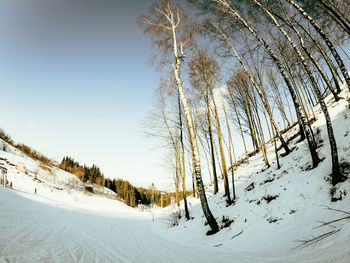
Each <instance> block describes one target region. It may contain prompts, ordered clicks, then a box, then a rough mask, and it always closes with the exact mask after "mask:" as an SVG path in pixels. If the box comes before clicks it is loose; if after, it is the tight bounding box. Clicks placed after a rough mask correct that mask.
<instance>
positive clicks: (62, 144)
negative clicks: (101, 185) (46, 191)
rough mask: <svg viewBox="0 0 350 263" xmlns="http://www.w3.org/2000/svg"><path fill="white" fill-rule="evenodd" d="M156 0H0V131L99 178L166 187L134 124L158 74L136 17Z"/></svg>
mask: <svg viewBox="0 0 350 263" xmlns="http://www.w3.org/2000/svg"><path fill="white" fill-rule="evenodd" d="M153 2H154V1H143V0H133V1H128V0H104V1H103V3H102V2H101V1H99V0H75V1H72V0H60V1H57V0H29V1H24V0H1V1H0V85H1V103H0V111H1V112H2V114H1V115H0V127H1V128H3V129H4V130H5V131H6V132H7V133H8V134H10V135H11V136H12V137H13V139H14V140H15V141H16V142H21V143H24V144H27V145H29V146H31V147H33V148H34V149H36V150H38V151H40V152H42V153H43V154H45V155H47V156H48V157H50V158H53V159H55V160H57V161H58V162H60V161H61V159H62V158H63V156H66V155H68V156H71V157H73V158H75V160H77V161H79V162H80V163H82V164H84V163H86V164H87V165H92V164H93V163H94V164H96V165H98V166H99V167H100V168H101V170H102V172H103V173H104V174H105V176H106V177H110V178H122V179H126V180H129V181H130V182H131V183H133V184H135V185H137V186H144V187H148V186H149V185H150V184H151V183H152V182H155V183H156V186H157V187H163V188H164V187H165V188H169V187H170V186H171V173H170V171H168V172H167V171H166V170H165V169H164V168H163V167H162V165H161V163H162V160H161V158H162V153H161V151H159V150H157V149H156V148H157V144H155V143H154V141H151V140H149V139H147V138H146V137H144V136H143V135H142V131H141V129H142V126H141V125H140V123H141V122H142V120H143V119H144V118H145V116H146V113H147V110H148V108H149V105H150V104H151V103H152V97H153V90H154V88H156V87H157V85H158V80H159V74H158V73H157V72H156V71H155V69H154V67H152V66H151V65H150V64H149V63H148V62H149V59H150V56H151V50H150V40H149V38H148V36H145V35H144V34H143V31H142V30H141V29H140V28H139V27H138V26H137V24H136V20H137V18H138V16H139V15H141V14H146V13H147V10H148V7H149V6H150V5H151V4H152V3H153ZM101 3H102V4H101Z"/></svg>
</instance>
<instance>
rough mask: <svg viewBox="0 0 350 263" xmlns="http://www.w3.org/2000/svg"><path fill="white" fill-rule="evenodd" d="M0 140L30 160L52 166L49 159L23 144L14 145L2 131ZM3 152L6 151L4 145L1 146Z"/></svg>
mask: <svg viewBox="0 0 350 263" xmlns="http://www.w3.org/2000/svg"><path fill="white" fill-rule="evenodd" d="M0 139H2V140H3V141H5V142H6V143H8V144H9V145H11V146H13V147H15V148H16V149H18V150H20V151H21V152H23V153H24V154H25V155H27V156H29V157H30V158H33V159H35V160H37V161H39V162H40V163H42V164H44V165H49V166H52V165H54V161H52V160H51V159H50V158H48V157H46V156H45V155H43V154H42V153H40V152H38V151H36V150H34V149H33V148H31V147H30V146H28V145H26V144H23V143H15V142H14V140H13V139H12V138H11V136H10V135H9V134H7V133H6V132H5V131H4V130H3V129H0ZM2 150H3V151H6V145H5V144H3V149H2Z"/></svg>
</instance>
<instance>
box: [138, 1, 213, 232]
mask: <svg viewBox="0 0 350 263" xmlns="http://www.w3.org/2000/svg"><path fill="white" fill-rule="evenodd" d="M186 18H187V17H186V15H185V13H184V12H183V11H182V10H181V8H180V7H179V6H178V5H176V4H173V3H171V2H170V1H165V0H161V1H160V2H159V3H156V4H154V5H153V6H151V7H150V11H149V16H141V17H140V22H141V23H142V24H143V25H144V27H145V33H149V34H150V35H151V36H152V40H153V43H154V44H155V45H157V47H158V50H159V51H160V52H162V54H163V55H164V57H165V58H167V57H168V56H169V55H171V57H172V62H171V66H172V72H173V74H174V78H175V82H176V86H177V88H178V92H179V94H180V98H181V103H182V106H183V110H184V113H185V117H186V122H187V127H188V130H189V134H190V144H191V151H192V159H193V167H194V173H195V177H196V182H197V187H198V191H199V196H200V201H201V205H202V209H203V213H204V215H205V217H206V219H207V222H208V224H209V226H210V227H211V232H213V233H215V232H217V231H218V230H219V227H218V224H217V222H216V219H215V218H214V216H213V215H212V213H211V211H210V208H209V205H208V201H207V197H206V194H205V189H204V185H203V180H202V173H201V165H200V155H199V149H198V144H197V138H196V132H195V129H194V125H193V120H192V115H191V112H190V108H189V105H188V102H187V98H186V96H185V92H184V89H183V86H182V79H181V73H180V68H181V63H182V62H183V61H184V59H185V58H186V55H185V52H184V51H185V48H186V45H187V44H189V43H190V42H191V41H192V38H191V34H190V32H189V30H188V29H186ZM162 62H164V61H162ZM168 63H169V62H168ZM163 64H164V63H163Z"/></svg>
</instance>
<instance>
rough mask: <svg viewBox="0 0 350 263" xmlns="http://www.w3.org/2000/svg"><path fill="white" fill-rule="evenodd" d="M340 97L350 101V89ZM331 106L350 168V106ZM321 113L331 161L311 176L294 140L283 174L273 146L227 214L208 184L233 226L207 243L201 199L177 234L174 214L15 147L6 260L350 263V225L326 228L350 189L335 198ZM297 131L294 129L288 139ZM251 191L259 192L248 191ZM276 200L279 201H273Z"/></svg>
mask: <svg viewBox="0 0 350 263" xmlns="http://www.w3.org/2000/svg"><path fill="white" fill-rule="evenodd" d="M341 95H342V97H344V98H347V97H348V96H349V94H348V93H347V92H346V91H343V93H342V94H341ZM328 99H329V101H328V105H329V109H330V114H331V117H332V120H333V125H334V132H335V135H336V139H337V143H338V150H339V159H340V161H341V162H346V161H350V160H349V156H350V109H349V106H348V102H347V101H346V100H342V101H340V102H339V103H335V102H334V101H333V100H332V99H331V98H328ZM315 112H316V115H317V117H318V120H317V121H316V122H315V123H314V124H313V126H314V129H315V130H317V127H319V128H320V132H319V133H318V135H317V139H318V140H319V142H320V145H321V146H320V148H319V149H318V153H319V155H320V157H322V158H324V160H323V161H322V162H321V163H320V165H319V166H318V167H317V168H316V169H308V168H307V167H308V166H309V165H310V156H309V153H308V150H307V145H306V143H305V142H298V138H296V139H294V140H293V141H292V142H290V146H293V147H294V150H293V152H292V153H291V154H289V155H288V156H286V157H283V158H281V160H280V162H281V166H282V168H281V169H279V170H277V169H276V164H275V163H274V158H275V157H274V151H273V147H272V145H270V147H269V150H268V155H269V160H270V162H271V163H272V165H271V167H270V168H268V169H267V168H266V166H265V165H264V163H263V162H262V158H261V156H259V155H257V156H254V157H252V158H251V159H250V163H249V164H243V165H241V166H240V167H239V168H238V169H237V170H236V171H235V181H236V194H237V196H238V199H237V201H236V203H235V205H232V206H230V207H226V203H225V199H224V197H223V183H222V182H220V185H219V187H220V190H221V191H220V192H219V193H218V194H217V195H213V192H212V187H211V186H207V196H208V201H209V206H210V208H211V210H212V212H213V214H214V215H215V217H216V218H217V220H218V222H219V224H220V225H222V217H223V216H225V217H226V218H229V219H230V220H233V222H232V224H231V225H230V226H229V227H227V228H223V229H222V230H220V231H219V232H218V233H217V234H215V235H212V236H206V235H205V233H206V231H207V230H208V229H209V227H208V226H207V225H206V224H205V218H204V217H203V213H202V211H201V207H200V204H199V200H198V199H196V198H193V197H191V198H189V199H188V201H189V208H190V215H191V217H193V219H192V220H189V221H186V220H184V218H181V219H180V220H179V225H178V226H175V227H169V222H170V218H171V217H172V213H174V212H175V210H176V209H175V208H171V207H168V208H165V209H157V210H156V213H155V220H154V221H152V215H151V214H150V213H149V212H140V211H138V210H136V209H133V208H130V207H128V206H126V205H125V204H124V203H122V202H120V201H118V200H115V196H113V193H110V192H108V190H107V189H103V191H104V192H108V193H109V197H110V198H107V197H106V196H103V195H99V194H87V193H84V192H83V191H82V185H81V183H80V182H79V180H78V179H76V177H75V176H74V175H72V174H69V173H66V172H64V171H61V170H59V169H56V168H55V169H56V170H55V177H53V176H52V173H51V174H50V173H49V171H47V170H45V169H39V168H40V167H39V166H38V163H37V162H36V161H34V160H31V159H30V158H28V157H26V156H24V155H23V154H21V153H20V152H18V151H17V150H16V149H14V148H12V147H11V146H6V147H5V148H6V151H0V158H1V159H0V165H2V166H5V167H6V168H7V169H8V180H9V181H11V182H12V183H13V188H14V189H13V190H11V189H7V188H4V187H2V186H0V262H211V263H212V262H252V263H253V262H267V263H268V262H311V263H316V262H317V263H319V262H320V263H326V262H344V263H346V262H350V248H349V244H350V224H349V222H350V220H349V219H344V220H340V221H338V222H335V223H332V224H330V225H326V226H322V227H319V226H320V225H321V224H322V222H328V221H331V220H335V219H339V218H343V217H345V216H349V214H346V213H343V212H336V211H331V210H329V209H327V208H326V207H330V208H332V209H338V210H343V211H350V205H349V204H350V195H349V193H350V181H349V180H348V181H346V182H344V183H341V184H339V185H337V189H335V190H336V191H335V195H334V196H335V197H337V198H339V197H340V196H341V198H342V200H340V201H337V202H331V195H330V191H331V188H332V187H331V185H330V183H329V174H330V172H331V159H330V156H329V155H330V149H329V145H328V139H327V131H326V129H325V122H324V119H323V117H322V114H321V112H320V109H319V108H318V107H316V108H315ZM295 132H296V130H295V129H292V130H290V131H289V132H288V136H292V135H293V133H295ZM321 141H323V142H321ZM3 143H4V142H2V141H0V144H1V145H0V149H3V147H2V144H3ZM18 162H22V163H24V164H25V165H26V167H27V168H28V169H30V170H31V171H38V172H37V178H38V179H40V181H38V180H36V179H35V177H33V176H32V175H30V174H29V175H27V174H24V173H22V172H19V171H18V170H17V169H16V167H15V165H16V164H17V163H18ZM348 172H350V171H348ZM252 183H253V184H254V188H253V189H251V190H250V191H248V190H246V188H247V186H249V185H251V184H252ZM34 189H37V194H35V193H34ZM268 196H275V199H273V200H271V201H269V202H267V201H266V200H265V198H266V197H268ZM330 231H335V232H334V233H333V234H332V235H330V236H328V237H326V238H324V239H320V240H318V241H317V242H314V243H311V244H309V245H307V246H300V245H302V244H303V243H302V242H300V241H301V240H311V239H313V238H315V237H319V236H321V235H323V234H326V233H328V232H330Z"/></svg>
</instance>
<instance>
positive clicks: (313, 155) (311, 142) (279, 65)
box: [216, 0, 320, 167]
mask: <svg viewBox="0 0 350 263" xmlns="http://www.w3.org/2000/svg"><path fill="white" fill-rule="evenodd" d="M216 1H217V2H218V3H220V4H221V5H222V6H224V7H226V9H227V11H228V12H229V13H230V14H231V15H232V16H233V17H234V18H235V19H237V20H238V21H239V22H240V23H241V24H242V25H243V26H245V27H246V28H247V29H248V30H249V31H250V33H251V34H252V35H253V36H254V37H255V38H256V39H257V40H258V41H259V42H260V43H261V44H262V45H263V47H264V48H265V50H266V52H267V53H268V54H269V55H270V57H271V58H272V60H273V62H274V63H275V65H276V66H277V68H278V70H279V72H280V73H281V75H282V77H283V79H284V81H285V83H286V85H287V87H288V90H289V92H290V94H291V97H292V100H293V103H294V106H295V110H296V113H297V115H298V119H299V120H300V123H301V125H302V126H303V129H304V132H305V135H306V139H307V141H308V145H309V149H310V154H311V158H312V164H313V167H317V166H318V164H319V163H320V158H319V157H318V154H317V152H316V149H317V146H316V144H315V142H314V140H313V138H312V134H311V129H310V127H309V126H308V125H307V122H306V119H305V116H303V114H302V110H301V106H300V103H299V101H298V99H297V96H296V94H295V92H294V90H293V87H292V85H291V82H290V80H289V78H288V75H287V72H286V71H285V69H284V68H283V66H282V63H281V61H280V60H279V59H278V57H277V55H276V53H275V52H274V51H273V50H272V49H271V47H270V46H269V45H268V44H267V43H266V42H265V41H264V40H263V39H262V38H261V37H259V35H258V34H257V33H256V31H255V30H254V29H253V28H252V27H251V26H250V25H249V24H248V23H247V22H246V21H245V20H244V19H243V18H242V17H241V16H240V14H239V13H238V12H237V11H236V10H235V9H234V8H232V7H231V6H230V5H229V4H228V3H227V1H226V0H216ZM287 1H290V0H287Z"/></svg>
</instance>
